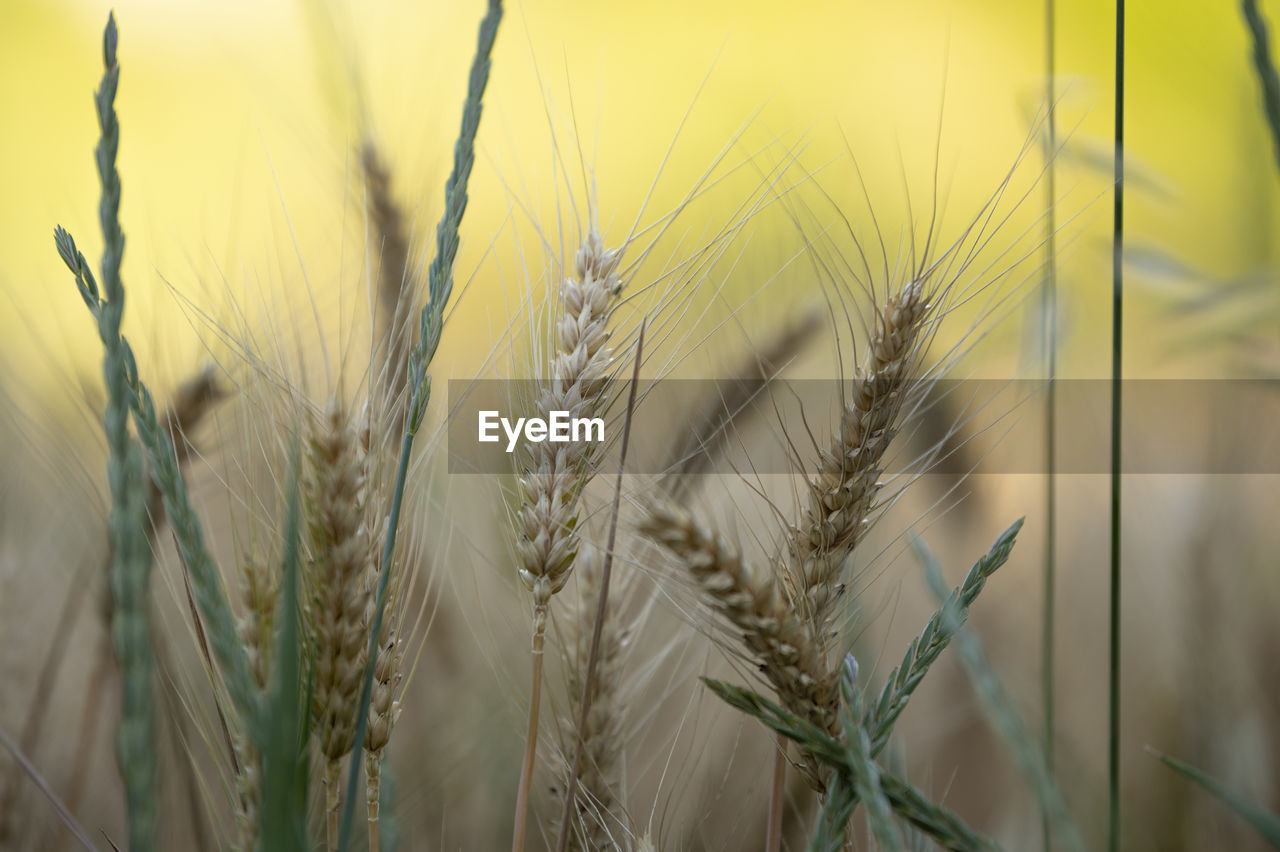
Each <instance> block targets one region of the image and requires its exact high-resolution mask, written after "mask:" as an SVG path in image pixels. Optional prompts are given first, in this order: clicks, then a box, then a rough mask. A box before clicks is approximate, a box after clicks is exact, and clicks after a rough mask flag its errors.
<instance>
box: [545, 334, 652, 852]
mask: <svg viewBox="0 0 1280 852" xmlns="http://www.w3.org/2000/svg"><path fill="white" fill-rule="evenodd" d="M644 328H645V324H644V323H643V322H641V323H640V333H639V335H638V337H637V338H636V361H635V365H634V366H633V367H632V372H631V389H630V391H629V392H628V395H627V412H626V417H625V418H624V420H623V421H622V445H621V447H620V448H619V450H618V478H617V482H616V483H615V484H614V488H613V510H612V512H611V514H610V516H609V538H608V541H607V543H606V547H605V552H604V562H603V563H602V564H601V568H600V598H599V601H598V602H597V603H596V617H595V622H594V623H593V625H592V627H591V650H590V651H589V652H588V653H587V676H586V678H585V680H584V681H583V686H582V705H581V709H580V710H579V711H578V736H577V742H576V743H575V746H574V750H573V762H572V763H571V764H570V765H569V786H568V788H567V789H566V790H565V794H564V809H563V811H562V812H561V814H560V839H559V841H558V842H557V843H556V849H557V850H559V852H565V850H567V849H568V848H569V836H570V835H571V834H572V833H573V805H574V801H573V800H574V798H575V797H576V796H577V793H578V772H579V770H580V768H581V764H582V748H583V742H582V740H583V732H584V731H586V729H587V717H588V715H589V714H590V713H591V696H592V694H593V693H594V691H595V679H596V663H597V662H598V661H599V659H600V636H601V634H602V633H603V632H604V619H605V614H606V612H607V610H608V608H609V578H610V576H611V575H612V572H613V549H614V544H615V543H616V542H617V538H618V513H619V511H620V509H621V507H622V473H623V471H624V470H625V468H626V465H627V444H628V443H630V440H631V418H632V415H634V414H635V408H636V389H637V388H638V387H639V385H640V361H641V359H642V358H643V356H644ZM531 756H532V752H526V754H525V757H526V758H528V757H531ZM527 768H528V767H526V769H527ZM522 780H523V779H522ZM522 786H523V785H522ZM524 792H525V794H526V795H527V793H528V791H527V790H525V791H524Z"/></svg>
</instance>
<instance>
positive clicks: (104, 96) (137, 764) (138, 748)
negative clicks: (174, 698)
mask: <svg viewBox="0 0 1280 852" xmlns="http://www.w3.org/2000/svg"><path fill="white" fill-rule="evenodd" d="M118 41H119V38H118V33H117V30H116V20H115V15H114V14H110V15H108V17H107V26H106V29H105V31H104V33H103V38H102V62H103V68H104V71H103V74H102V81H101V83H100V84H99V86H98V91H97V92H96V93H95V94H94V106H95V109H96V112H97V117H98V130H99V136H98V145H97V148H96V149H95V150H94V158H95V161H96V163H97V170H98V181H99V184H100V188H101V191H100V195H99V200H98V223H99V226H100V228H101V230H102V243H103V246H102V266H101V275H102V298H101V300H99V299H98V285H97V282H95V281H94V279H93V274H92V273H91V272H90V271H89V265H88V263H87V262H86V261H85V259H84V256H83V255H82V254H80V253H79V252H78V251H74V252H72V253H71V254H72V257H71V260H70V261H69V262H68V266H69V267H71V269H72V272H73V273H74V274H75V276H76V287H77V289H79V291H80V294H81V297H82V298H84V299H85V302H86V304H90V305H91V307H92V308H93V313H94V317H95V319H96V320H97V323H98V335H99V337H101V339H102V345H103V350H104V354H103V365H102V369H103V378H104V380H105V384H106V388H107V405H106V411H105V413H104V417H103V425H104V428H105V431H106V436H107V448H108V451H109V460H108V462H107V481H108V483H109V486H110V491H111V509H110V512H109V514H108V518H107V528H108V535H109V538H110V544H111V576H110V586H111V598H112V612H111V638H112V646H113V647H114V649H115V654H116V660H117V661H118V662H119V664H120V677H121V714H120V723H119V727H118V728H117V731H116V762H117V764H118V766H119V768H120V775H121V778H122V780H123V782H124V792H125V804H126V807H127V810H128V832H129V848H130V849H132V850H135V852H146V850H150V849H154V848H155V828H156V804H155V803H156V795H155V794H156V789H155V787H156V743H155V729H156V724H155V722H156V717H155V702H154V701H153V695H152V680H153V677H154V674H153V672H154V667H155V666H154V660H153V659H152V657H151V626H150V623H149V621H148V615H147V593H148V588H149V584H150V579H151V547H150V544H149V542H148V540H147V517H146V511H147V510H146V479H145V473H144V470H143V462H142V453H141V450H140V448H139V447H138V444H137V442H136V441H134V440H133V439H132V438H131V437H130V435H129V398H130V394H129V387H128V381H127V377H126V367H125V356H126V349H125V345H124V342H123V340H122V339H121V336H120V326H121V324H122V322H123V319H124V302H125V294H124V282H123V280H122V279H121V276H120V265H121V261H122V259H123V257H124V246H125V240H124V231H123V230H122V229H121V227H120V194H121V193H120V173H119V171H117V169H116V154H117V152H118V151H119V148H120V122H119V120H118V118H117V116H116V111H115V97H116V90H117V88H118V87H119V84H120V65H119V63H118V62H117V61H116V48H117V45H118ZM54 233H55V243H56V244H57V245H58V253H59V254H60V255H62V257H63V259H64V260H67V259H68V252H67V251H66V249H65V248H64V237H65V242H68V243H69V242H70V237H69V235H67V234H66V232H65V231H64V230H62V229H61V228H58V229H57V230H56V231H55V232H54Z"/></svg>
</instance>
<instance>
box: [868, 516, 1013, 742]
mask: <svg viewBox="0 0 1280 852" xmlns="http://www.w3.org/2000/svg"><path fill="white" fill-rule="evenodd" d="M1023 520H1024V519H1022V518H1019V519H1018V520H1017V521H1015V522H1014V523H1013V525H1012V526H1010V527H1009V528H1008V529H1007V530H1005V531H1004V532H1003V533H1001V534H1000V537H999V538H997V539H996V541H995V544H993V545H992V547H991V550H990V551H988V552H987V554H986V555H985V556H983V557H982V558H981V559H979V560H978V561H977V562H975V563H974V565H973V567H972V568H971V569H970V570H969V573H968V575H967V576H966V577H965V579H964V582H963V583H961V584H960V586H959V587H957V588H955V589H953V590H952V591H951V594H949V595H948V596H947V598H946V600H945V601H944V602H943V604H942V606H941V608H940V609H939V610H938V611H937V612H935V613H934V614H933V616H932V617H931V618H930V619H929V621H928V623H927V624H925V627H924V630H922V631H921V632H920V635H919V636H918V637H917V638H915V639H913V640H911V644H910V645H908V646H907V652H906V654H905V655H904V656H903V658H902V663H901V664H900V665H899V666H898V667H897V668H895V669H894V670H893V671H892V672H891V673H890V674H889V679H888V681H887V682H886V683H885V685H884V689H883V690H882V691H881V693H880V698H879V700H878V701H877V702H876V703H875V705H874V706H873V707H871V708H869V709H868V710H867V711H866V714H865V719H864V723H865V724H866V727H867V730H868V731H869V732H870V735H871V754H872V756H875V755H878V754H879V753H880V752H881V751H882V750H883V749H884V747H885V746H886V745H887V744H888V743H889V735H890V734H891V733H892V732H893V726H894V723H895V722H897V720H898V717H899V716H901V715H902V711H903V710H905V709H906V707H907V701H908V700H909V699H910V698H911V695H912V693H914V692H915V690H916V687H917V686H919V685H920V682H921V681H922V680H923V679H924V676H925V674H926V673H927V672H928V671H929V667H930V666H931V665H933V663H934V661H936V660H937V659H938V657H939V656H940V655H941V654H942V652H943V651H944V650H945V649H946V647H947V645H948V644H950V642H951V639H952V637H953V636H954V635H955V631H956V629H958V628H959V627H961V626H963V625H964V623H965V621H966V619H967V618H968V615H969V608H970V607H971V606H972V605H973V602H974V601H975V600H976V599H977V597H978V594H979V593H980V592H981V591H982V589H983V587H984V586H985V585H986V582H987V578H989V577H990V576H991V575H992V574H993V573H994V572H995V571H996V569H997V568H999V567H1000V566H1001V565H1003V564H1004V563H1005V562H1006V561H1008V559H1009V554H1010V553H1011V552H1012V551H1013V545H1014V542H1015V541H1016V540H1017V536H1018V531H1019V530H1021V529H1022V523H1023Z"/></svg>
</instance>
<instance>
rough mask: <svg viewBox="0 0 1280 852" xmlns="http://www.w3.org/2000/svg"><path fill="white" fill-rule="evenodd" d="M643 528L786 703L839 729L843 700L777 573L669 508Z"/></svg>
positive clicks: (813, 771) (809, 771) (813, 776)
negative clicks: (721, 619) (838, 711)
mask: <svg viewBox="0 0 1280 852" xmlns="http://www.w3.org/2000/svg"><path fill="white" fill-rule="evenodd" d="M640 530H641V532H642V533H644V534H645V535H647V536H648V537H650V538H651V539H653V540H654V541H655V542H657V543H658V544H661V545H662V546H663V547H665V548H666V549H667V550H669V551H670V552H671V553H672V554H674V555H675V556H676V557H677V558H678V559H679V560H680V561H681V563H682V565H683V566H684V568H685V569H686V570H687V571H688V572H689V574H690V576H691V577H692V578H693V580H694V581H695V582H696V583H697V585H698V587H699V590H700V591H701V592H702V596H703V597H704V599H705V600H706V602H707V603H708V604H709V605H710V606H711V608H712V609H713V610H715V611H716V612H717V613H719V614H720V615H721V616H723V617H724V618H725V619H726V620H728V621H729V623H730V624H732V625H733V626H734V627H735V628H737V629H738V630H739V631H740V634H741V638H742V641H743V643H744V644H745V645H746V648H747V650H748V651H749V652H750V654H751V656H752V657H753V658H754V660H755V662H757V663H758V664H759V666H760V671H761V673H762V674H763V675H764V676H765V678H766V679H768V681H769V683H770V684H772V686H773V688H774V689H775V690H777V693H778V697H779V698H780V699H781V700H782V702H783V703H784V704H785V705H786V706H787V707H788V708H789V709H790V710H791V711H792V712H794V713H796V714H797V715H799V716H801V717H803V718H804V719H806V720H808V721H809V722H811V723H812V724H814V725H817V726H818V727H820V728H822V729H823V730H828V731H834V730H835V729H836V725H837V719H836V708H837V701H838V694H837V692H836V687H835V679H834V675H833V673H832V672H830V671H829V670H828V667H827V663H826V660H825V657H824V654H823V653H822V648H821V646H820V645H819V643H818V642H817V641H816V640H815V639H814V637H813V635H812V633H811V630H810V627H809V625H808V624H807V623H806V622H805V621H804V620H803V619H802V618H800V617H799V615H798V614H797V613H796V612H795V611H794V610H793V609H792V608H791V606H790V605H789V603H788V601H787V599H786V595H785V594H784V593H783V590H782V588H781V586H780V584H779V582H778V580H777V578H776V576H775V575H774V574H773V573H771V572H770V571H767V570H764V569H761V568H759V567H756V566H753V565H751V564H750V563H748V562H747V561H746V560H744V559H743V558H742V556H741V554H740V553H739V552H738V551H737V549H736V548H734V547H733V546H732V545H731V544H729V543H728V542H727V541H725V539H724V537H723V536H721V535H719V534H718V533H715V532H713V531H711V530H709V529H707V528H706V527H703V526H701V525H700V524H698V523H697V522H696V521H695V520H694V519H693V518H692V516H690V515H689V513H688V512H686V511H684V510H683V509H681V508H679V507H677V506H674V505H672V504H665V505H660V506H656V507H654V508H653V509H651V510H650V512H649V514H648V516H647V517H646V518H645V519H644V521H643V522H642V523H641V526H640ZM805 771H806V776H807V777H808V778H809V779H810V781H811V782H812V783H814V784H815V786H819V787H820V786H821V783H822V782H821V772H820V771H819V770H818V768H817V767H816V766H815V765H808V766H806V767H805Z"/></svg>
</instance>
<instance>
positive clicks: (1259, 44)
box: [1241, 0, 1280, 166]
mask: <svg viewBox="0 0 1280 852" xmlns="http://www.w3.org/2000/svg"><path fill="white" fill-rule="evenodd" d="M1241 6H1242V7H1243V10H1244V20H1245V24H1246V25H1247V26H1248V28H1249V35H1250V37H1251V38H1252V40H1253V42H1252V43H1253V66H1254V68H1255V69H1256V70H1257V72H1258V82H1259V83H1260V84H1261V85H1262V107H1263V109H1264V110H1265V111H1266V114H1267V126H1268V127H1269V128H1271V144H1272V145H1273V146H1274V148H1275V156H1276V163H1277V165H1278V166H1280V74H1277V73H1276V66H1275V63H1274V62H1272V60H1271V37H1270V35H1269V34H1268V33H1267V22H1266V20H1265V19H1263V17H1262V11H1261V10H1260V9H1259V8H1258V2H1257V0H1243V2H1242V3H1241Z"/></svg>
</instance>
